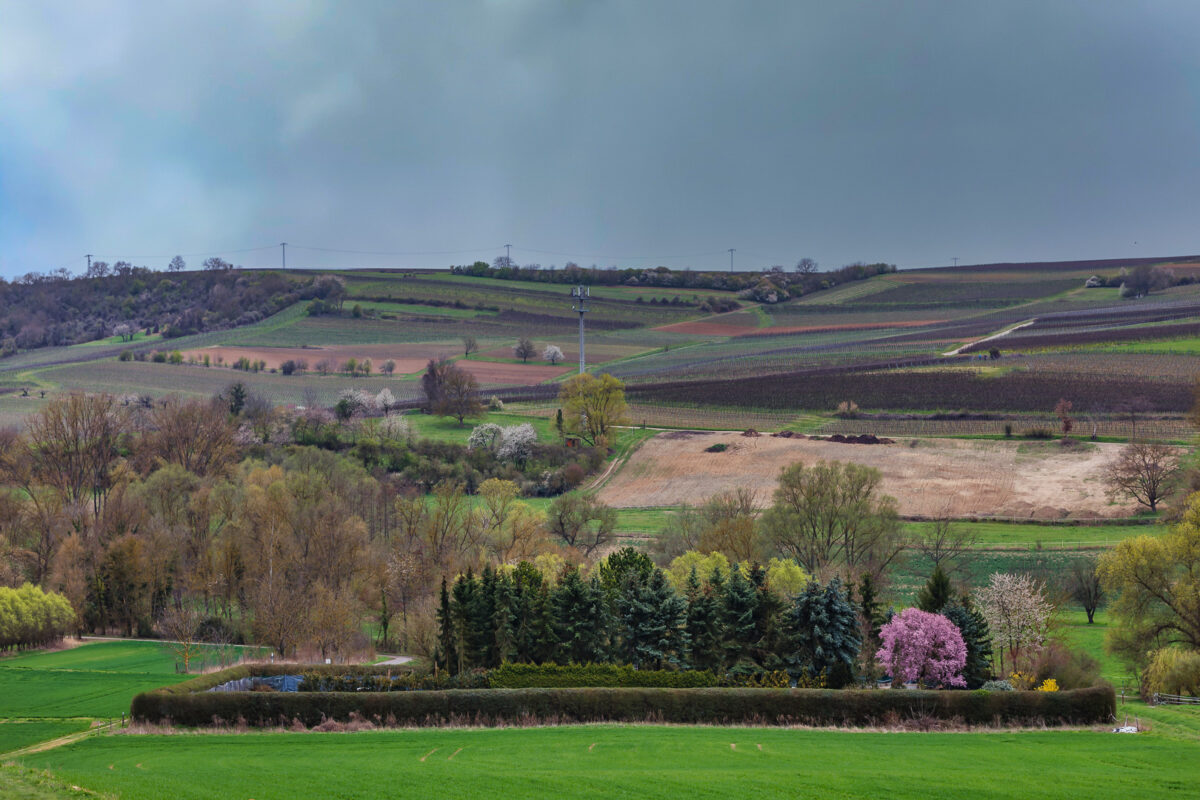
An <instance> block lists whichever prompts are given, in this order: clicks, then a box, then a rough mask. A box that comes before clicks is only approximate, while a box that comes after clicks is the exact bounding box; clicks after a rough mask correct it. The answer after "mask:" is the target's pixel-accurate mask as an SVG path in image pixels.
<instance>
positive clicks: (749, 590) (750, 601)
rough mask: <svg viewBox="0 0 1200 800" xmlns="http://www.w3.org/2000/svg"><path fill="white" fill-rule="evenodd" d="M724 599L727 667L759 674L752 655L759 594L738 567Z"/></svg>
mask: <svg viewBox="0 0 1200 800" xmlns="http://www.w3.org/2000/svg"><path fill="white" fill-rule="evenodd" d="M722 600H723V602H722V609H721V619H722V622H723V623H724V628H725V631H724V634H725V637H724V638H725V664H726V667H727V668H728V669H729V671H730V672H736V673H739V674H744V673H754V672H758V665H757V664H756V663H755V662H754V659H753V656H752V653H751V649H752V648H753V647H754V645H755V643H756V642H757V641H758V635H757V629H758V625H757V620H756V619H755V616H754V615H755V612H756V611H757V610H758V592H756V591H755V589H754V587H753V586H752V585H751V584H750V582H749V581H747V580H746V579H745V578H744V577H743V576H742V573H741V571H740V570H739V569H738V568H737V566H736V565H735V566H734V567H733V569H731V570H730V571H729V582H728V583H726V584H725V593H724V597H723V598H722Z"/></svg>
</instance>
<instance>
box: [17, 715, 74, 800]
mask: <svg viewBox="0 0 1200 800" xmlns="http://www.w3.org/2000/svg"><path fill="white" fill-rule="evenodd" d="M89 725H91V723H90V722H89V721H88V720H86V719H72V720H55V721H53V722H47V721H38V722H27V721H21V722H14V721H12V720H0V755H3V754H4V753H11V752H12V751H14V750H20V749H21V748H22V747H28V746H29V745H31V744H37V743H38V742H45V741H48V740H50V739H58V738H59V737H62V736H67V735H68V734H72V733H78V732H79V731H85V730H87V729H88V726H89ZM0 786H3V784H0ZM3 796H5V797H7V795H3Z"/></svg>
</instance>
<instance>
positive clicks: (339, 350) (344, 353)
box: [183, 343, 461, 375]
mask: <svg viewBox="0 0 1200 800" xmlns="http://www.w3.org/2000/svg"><path fill="white" fill-rule="evenodd" d="M459 352H461V351H460V350H459V347H458V345H456V344H429V343H420V344H340V345H327V346H324V347H233V346H229V347H204V348H201V349H199V350H188V351H185V352H184V354H183V357H184V358H189V357H191V356H195V357H196V358H198V359H203V358H204V356H206V355H207V356H208V357H209V359H211V361H212V363H213V365H214V366H215V365H216V363H217V358H218V357H220V358H221V359H222V361H223V363H224V365H225V366H229V365H230V364H232V363H233V362H235V361H237V360H238V359H239V358H243V357H245V358H248V359H250V360H251V361H259V360H262V361H265V362H267V369H278V368H279V365H280V364H282V363H283V362H284V361H288V360H296V359H304V360H305V361H307V362H308V368H309V370H310V371H315V370H316V365H317V362H318V361H321V360H323V359H326V358H328V359H332V360H333V361H334V363H336V364H337V365H338V367H340V366H341V365H342V362H344V361H346V360H347V359H349V358H356V359H358V360H360V361H361V360H362V359H364V358H369V359H371V362H372V363H373V364H374V366H375V369H376V370H378V369H379V367H380V365H381V364H383V362H384V361H387V360H388V359H391V360H393V361H395V362H396V374H397V375H405V374H408V373H411V372H420V371H421V370H423V369H425V365H426V364H427V363H428V362H429V359H431V358H443V357H446V356H453V355H456V354H458V353H459Z"/></svg>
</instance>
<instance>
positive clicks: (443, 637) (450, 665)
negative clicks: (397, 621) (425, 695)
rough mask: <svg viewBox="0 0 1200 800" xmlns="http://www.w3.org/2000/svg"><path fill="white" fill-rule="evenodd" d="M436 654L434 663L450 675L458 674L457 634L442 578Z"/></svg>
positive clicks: (443, 578)
mask: <svg viewBox="0 0 1200 800" xmlns="http://www.w3.org/2000/svg"><path fill="white" fill-rule="evenodd" d="M437 622H438V652H437V656H436V657H435V663H436V664H437V665H438V666H439V667H440V668H441V669H444V670H446V671H447V672H449V673H450V674H451V675H455V674H457V673H458V667H459V664H458V634H457V632H456V631H455V629H454V612H453V610H452V608H451V606H450V592H449V591H448V590H447V588H446V578H445V576H443V577H442V594H441V600H440V602H439V603H438V611H437Z"/></svg>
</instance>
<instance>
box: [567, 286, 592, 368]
mask: <svg viewBox="0 0 1200 800" xmlns="http://www.w3.org/2000/svg"><path fill="white" fill-rule="evenodd" d="M589 296H590V292H589V290H588V287H586V286H576V287H574V288H573V289H571V297H572V298H573V299H574V300H575V301H576V302H575V305H573V306H571V310H572V311H574V312H576V313H577V314H579V374H580V375H582V374H583V373H584V372H587V359H586V358H584V355H583V315H584V314H586V313H587V312H588V311H590V310H591V309H589V308H588V307H587V302H588V297H589Z"/></svg>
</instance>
